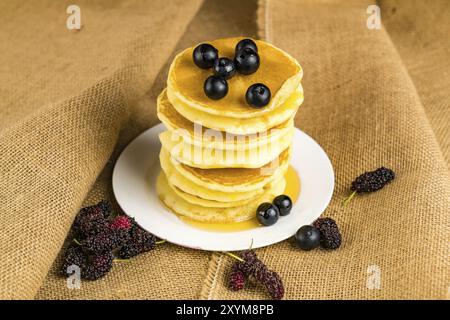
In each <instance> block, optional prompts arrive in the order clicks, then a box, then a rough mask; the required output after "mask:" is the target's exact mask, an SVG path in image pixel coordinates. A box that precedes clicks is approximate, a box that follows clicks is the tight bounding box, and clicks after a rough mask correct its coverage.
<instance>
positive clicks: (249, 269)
mask: <svg viewBox="0 0 450 320" xmlns="http://www.w3.org/2000/svg"><path fill="white" fill-rule="evenodd" d="M241 258H242V259H243V260H244V262H242V261H236V262H235V263H234V264H233V269H232V270H233V271H232V278H231V279H230V284H229V285H230V289H232V290H234V289H233V286H232V285H234V283H233V284H232V283H231V280H233V277H241V276H244V281H245V279H246V278H249V277H252V278H254V279H255V280H256V281H257V282H259V283H261V284H263V285H264V286H265V287H266V289H267V291H268V292H269V294H270V296H271V297H272V299H281V298H283V295H284V286H283V282H282V281H281V278H280V276H279V275H278V274H277V273H276V272H274V271H271V270H269V269H268V268H267V266H266V265H265V264H264V263H263V262H262V261H261V260H259V259H258V257H257V256H256V253H255V252H254V251H252V250H248V251H245V252H244V253H242V254H241ZM238 271H240V272H241V274H242V275H241V274H239V273H237V272H238ZM235 281H236V280H235ZM237 283H238V284H241V283H240V282H237ZM242 286H244V284H242Z"/></svg>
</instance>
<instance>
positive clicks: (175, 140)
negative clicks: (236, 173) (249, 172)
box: [159, 127, 294, 169]
mask: <svg viewBox="0 0 450 320" xmlns="http://www.w3.org/2000/svg"><path fill="white" fill-rule="evenodd" d="M293 135H294V127H291V128H290V129H289V130H288V131H287V132H286V133H285V134H284V135H283V136H281V137H279V138H278V139H277V140H275V139H273V140H269V141H267V142H268V144H267V145H262V146H260V147H257V148H251V149H249V148H247V149H242V150H238V151H234V150H221V149H217V148H206V147H203V148H202V147H201V146H194V145H191V144H188V143H185V142H184V141H183V137H180V136H179V135H178V134H177V133H176V132H175V131H164V132H162V133H160V135H159V140H160V141H161V144H162V147H163V148H164V149H166V150H167V151H168V152H169V153H170V155H171V156H172V157H174V158H175V159H176V160H177V161H179V162H181V163H183V164H185V165H188V166H191V167H196V168H201V169H214V168H260V167H262V166H264V165H265V164H267V163H269V162H271V161H272V160H273V159H275V158H276V157H278V155H279V154H280V153H281V152H282V151H283V150H285V149H286V148H288V147H289V145H290V144H291V142H292V137H293Z"/></svg>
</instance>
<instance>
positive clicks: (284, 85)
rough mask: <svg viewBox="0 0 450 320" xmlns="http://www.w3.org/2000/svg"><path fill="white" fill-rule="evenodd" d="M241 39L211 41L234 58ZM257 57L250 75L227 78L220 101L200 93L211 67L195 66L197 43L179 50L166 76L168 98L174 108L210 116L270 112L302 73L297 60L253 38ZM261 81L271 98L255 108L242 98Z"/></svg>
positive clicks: (229, 56) (297, 82) (281, 101)
mask: <svg viewBox="0 0 450 320" xmlns="http://www.w3.org/2000/svg"><path fill="white" fill-rule="evenodd" d="M241 39H243V38H227V39H219V40H215V41H210V42H209V43H210V44H211V45H213V46H214V47H216V48H217V49H218V50H219V56H220V57H228V58H230V59H233V58H234V55H235V53H234V49H235V46H236V44H237V43H238V42H239V41H240V40H241ZM255 42H256V45H257V46H258V54H259V56H260V66H259V68H258V70H257V71H256V72H255V73H253V74H251V75H242V74H239V73H236V74H235V75H234V76H233V77H232V78H231V79H229V80H227V81H228V86H229V90H228V94H227V95H226V96H225V97H224V98H223V99H220V100H211V99H209V98H208V97H207V96H206V95H205V93H204V92H203V83H204V81H205V79H206V78H207V77H208V76H210V75H211V70H210V69H207V70H204V69H200V68H198V67H197V66H196V65H195V64H194V62H193V59H192V53H193V50H194V48H195V47H196V46H193V47H191V48H188V49H186V50H184V51H182V52H181V53H179V54H178V55H177V56H176V57H175V59H174V60H173V62H172V64H171V66H170V70H169V75H168V79H167V90H168V92H169V93H168V95H169V100H170V102H171V103H172V105H174V107H175V108H177V107H178V105H177V104H179V103H181V104H183V105H184V106H185V108H189V109H195V110H198V111H201V112H203V113H208V114H211V115H217V116H225V117H232V118H240V119H243V118H246V119H249V118H253V117H260V116H261V115H263V114H266V113H269V112H271V111H273V110H274V109H275V108H276V107H277V106H279V105H280V104H282V103H284V101H285V100H286V99H287V98H288V97H289V96H290V95H291V93H292V92H293V91H295V90H296V89H297V88H298V87H299V85H300V81H301V79H302V76H303V70H302V68H301V66H300V65H299V63H298V62H297V60H295V59H294V58H292V57H291V56H290V55H288V54H287V53H285V52H284V51H282V50H281V49H278V48H276V47H274V46H272V45H271V44H269V43H267V42H264V41H260V40H255ZM258 82H262V83H264V84H265V85H266V86H268V87H269V89H270V90H271V93H272V98H271V100H270V102H269V104H268V105H267V106H265V107H264V108H261V109H254V108H251V107H249V106H248V104H247V103H246V101H245V92H246V91H247V88H248V87H249V86H250V85H252V84H254V83H258ZM177 110H178V108H177Z"/></svg>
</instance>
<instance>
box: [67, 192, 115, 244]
mask: <svg viewBox="0 0 450 320" xmlns="http://www.w3.org/2000/svg"><path fill="white" fill-rule="evenodd" d="M110 211H111V208H110V206H109V204H108V203H106V202H104V201H101V202H99V203H98V204H96V205H93V206H90V207H85V208H83V209H81V210H80V212H79V213H78V215H77V217H76V218H75V222H74V224H73V227H72V229H73V231H74V235H75V237H76V238H78V239H84V238H87V237H89V236H92V235H96V234H98V233H101V232H103V231H104V230H105V229H106V228H107V226H108V216H109V212H110Z"/></svg>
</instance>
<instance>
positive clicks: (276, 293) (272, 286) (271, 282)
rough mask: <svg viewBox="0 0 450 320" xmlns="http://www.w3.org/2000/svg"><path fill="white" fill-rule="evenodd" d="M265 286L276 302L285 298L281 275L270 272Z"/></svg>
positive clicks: (265, 279) (266, 277) (265, 280)
mask: <svg viewBox="0 0 450 320" xmlns="http://www.w3.org/2000/svg"><path fill="white" fill-rule="evenodd" d="M263 283H264V286H265V287H266V289H267V291H268V292H269V294H270V296H271V297H272V299H274V300H280V299H281V298H283V296H284V286H283V282H282V281H281V278H280V275H279V274H278V273H276V272H274V271H269V272H268V273H267V274H266V276H265V278H264V281H263Z"/></svg>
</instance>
